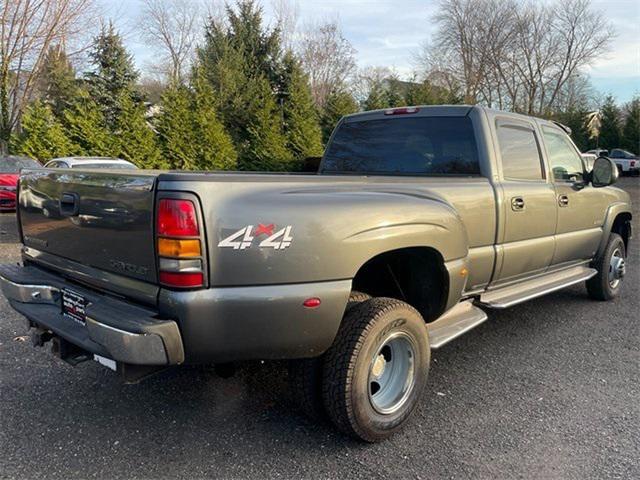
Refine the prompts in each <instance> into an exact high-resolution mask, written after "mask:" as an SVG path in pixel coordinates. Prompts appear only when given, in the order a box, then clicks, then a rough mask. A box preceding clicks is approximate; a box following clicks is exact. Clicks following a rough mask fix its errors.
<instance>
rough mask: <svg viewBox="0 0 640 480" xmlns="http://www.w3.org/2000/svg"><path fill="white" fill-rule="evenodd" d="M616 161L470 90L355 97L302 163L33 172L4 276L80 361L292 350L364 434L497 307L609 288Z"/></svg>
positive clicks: (19, 300)
mask: <svg viewBox="0 0 640 480" xmlns="http://www.w3.org/2000/svg"><path fill="white" fill-rule="evenodd" d="M617 173H618V172H617V169H616V166H615V165H614V164H613V163H612V162H611V160H609V159H607V158H598V159H597V160H596V161H595V164H594V167H593V170H592V171H590V172H587V170H586V169H585V168H584V165H583V162H582V159H581V156H580V153H579V152H578V150H577V149H576V148H575V146H574V145H573V143H572V142H571V140H570V138H569V135H568V134H567V130H566V129H565V128H563V127H562V126H561V125H558V124H555V123H552V122H549V121H545V120H540V119H535V118H530V117H525V116H521V115H517V114H511V113H504V112H499V111H494V110H490V109H486V108H482V107H477V106H476V107H469V106H437V107H433V106H430V107H407V108H396V109H391V110H386V111H385V110H381V111H373V112H364V113H359V114H355V115H351V116H347V117H345V118H343V119H342V120H341V121H340V123H339V124H338V126H337V127H336V129H335V131H334V133H333V135H332V138H331V141H330V142H329V145H328V146H327V149H326V152H325V154H324V157H323V158H322V161H321V163H320V167H319V171H318V172H317V173H313V174H308V175H305V174H289V175H288V174H277V175H272V174H253V173H213V172H166V171H131V170H127V171H124V170H120V171H118V170H84V169H74V170H73V171H70V170H68V169H67V170H64V171H63V170H61V169H30V170H25V171H23V172H22V175H21V177H20V185H19V189H18V190H19V199H18V211H17V213H18V221H19V228H20V237H21V240H22V242H23V244H24V247H23V250H22V263H21V264H19V265H4V266H1V267H0V283H1V284H2V289H3V292H4V294H5V296H6V297H7V298H8V299H9V302H10V304H11V306H12V307H13V308H14V309H15V310H17V311H18V312H19V313H21V314H22V315H23V316H24V317H26V318H27V321H28V325H29V327H31V328H32V329H33V333H32V338H33V342H34V344H35V345H37V346H41V345H43V344H45V343H47V342H51V343H52V350H53V352H54V353H55V354H57V355H58V356H60V357H61V358H63V359H65V360H67V361H68V362H70V363H72V364H76V363H78V362H81V361H83V360H87V359H93V360H97V361H99V362H100V363H102V364H103V365H105V366H107V367H109V368H112V369H113V370H116V371H118V372H120V373H121V374H122V375H123V376H124V377H125V379H127V380H136V379H139V378H141V377H143V376H145V375H147V374H149V373H152V372H154V371H156V370H157V369H159V368H163V367H166V366H169V365H180V364H185V363H189V364H194V363H196V364H207V363H215V364H221V363H222V364H224V363H227V362H232V361H235V360H247V359H289V360H291V362H290V364H291V368H290V378H291V382H292V386H293V391H294V392H295V394H296V398H297V399H298V400H299V403H300V405H301V406H302V408H303V409H304V410H305V411H306V412H308V413H310V414H312V415H328V417H329V418H330V419H331V420H332V421H333V422H334V423H335V424H336V425H337V426H338V427H339V428H340V429H341V430H343V431H344V432H347V433H348V434H351V435H354V436H356V437H358V438H360V439H363V440H365V441H370V442H373V441H378V440H381V439H383V438H385V437H387V436H389V435H391V434H392V433H394V432H396V431H397V430H398V429H400V428H401V427H402V426H403V425H404V424H405V423H406V420H407V419H408V417H409V416H410V414H411V412H412V411H413V410H414V408H415V406H416V404H417V402H418V400H419V396H420V393H421V391H422V390H423V387H424V385H425V383H426V379H427V372H428V368H429V362H430V354H431V350H435V349H437V348H440V347H441V346H443V345H445V344H446V343H447V342H449V341H451V340H453V339H454V338H456V337H458V336H459V335H462V334H463V333H465V332H466V331H468V330H470V329H471V328H473V327H475V326H476V325H478V324H480V323H481V322H483V321H484V320H485V319H486V318H487V316H486V314H485V310H491V309H502V308H506V307H510V306H512V305H516V304H518V303H520V302H523V301H526V300H529V299H531V298H534V297H537V296H540V295H543V294H546V293H548V292H552V291H555V290H558V289H560V288H563V287H566V286H568V285H572V284H576V283H578V282H586V287H587V291H588V293H589V296H590V297H592V298H594V299H598V300H610V299H612V298H613V297H615V296H616V295H617V294H618V292H619V290H620V288H621V282H622V279H623V277H624V273H625V257H626V253H625V252H626V248H627V246H628V242H629V238H630V237H631V222H630V221H631V208H630V201H629V196H628V195H627V194H626V193H625V192H623V191H621V190H619V189H617V188H613V187H609V185H611V184H612V183H614V181H615V180H616V178H617Z"/></svg>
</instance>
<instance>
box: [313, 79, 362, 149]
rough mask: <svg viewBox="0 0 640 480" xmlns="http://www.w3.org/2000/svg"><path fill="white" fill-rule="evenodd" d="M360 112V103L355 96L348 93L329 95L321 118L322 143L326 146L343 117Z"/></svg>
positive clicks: (337, 92) (338, 92) (332, 93)
mask: <svg viewBox="0 0 640 480" xmlns="http://www.w3.org/2000/svg"><path fill="white" fill-rule="evenodd" d="M357 111H358V102H356V100H355V98H353V95H351V94H350V93H349V92H346V91H334V92H331V93H329V95H328V96H327V101H326V103H325V106H324V109H323V111H322V113H321V116H320V125H321V127H322V141H323V143H324V144H325V145H326V144H327V142H328V141H329V137H330V136H331V133H332V132H333V129H334V128H336V125H337V124H338V122H339V121H340V119H341V118H342V117H344V116H345V115H349V114H351V113H355V112H357Z"/></svg>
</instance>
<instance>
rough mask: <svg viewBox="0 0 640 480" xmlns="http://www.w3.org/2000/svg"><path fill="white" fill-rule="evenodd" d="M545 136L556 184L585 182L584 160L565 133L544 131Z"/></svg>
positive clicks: (545, 129)
mask: <svg viewBox="0 0 640 480" xmlns="http://www.w3.org/2000/svg"><path fill="white" fill-rule="evenodd" d="M543 135H544V143H545V144H546V146H547V153H548V155H549V166H550V167H551V172H553V179H554V180H555V181H556V182H581V181H583V180H584V166H583V164H582V158H581V157H580V155H579V154H578V152H577V151H576V149H575V148H574V146H573V144H572V143H571V141H570V140H569V138H568V137H567V136H566V135H565V134H564V133H562V132H559V131H556V130H552V129H549V128H544V129H543Z"/></svg>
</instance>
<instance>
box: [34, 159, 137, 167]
mask: <svg viewBox="0 0 640 480" xmlns="http://www.w3.org/2000/svg"><path fill="white" fill-rule="evenodd" d="M44 167H45V168H126V169H134V168H138V167H136V166H135V165H134V164H133V163H131V162H129V161H127V160H123V159H121V158H111V157H61V158H54V159H52V160H49V161H48V162H47V163H46V164H45V165H44Z"/></svg>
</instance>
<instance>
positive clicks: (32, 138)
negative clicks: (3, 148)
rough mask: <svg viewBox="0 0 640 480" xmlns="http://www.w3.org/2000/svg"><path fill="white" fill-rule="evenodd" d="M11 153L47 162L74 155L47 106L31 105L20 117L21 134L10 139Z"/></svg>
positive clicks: (42, 104) (71, 147)
mask: <svg viewBox="0 0 640 480" xmlns="http://www.w3.org/2000/svg"><path fill="white" fill-rule="evenodd" d="M11 147H12V151H14V152H16V153H18V154H22V155H26V156H28V157H31V158H37V159H38V160H40V161H47V160H50V159H52V158H55V157H65V156H68V155H71V154H73V153H74V145H73V144H72V143H71V141H70V140H69V139H68V138H67V137H66V135H65V133H64V129H63V128H62V125H61V124H60V122H59V121H58V120H57V119H56V117H55V115H54V114H53V112H52V111H51V108H50V107H49V106H48V105H45V104H44V103H43V102H41V101H36V102H34V103H32V104H31V105H30V106H29V107H28V108H27V110H26V111H25V112H24V114H23V116H22V132H21V133H20V135H14V137H13V138H12V145H11Z"/></svg>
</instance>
